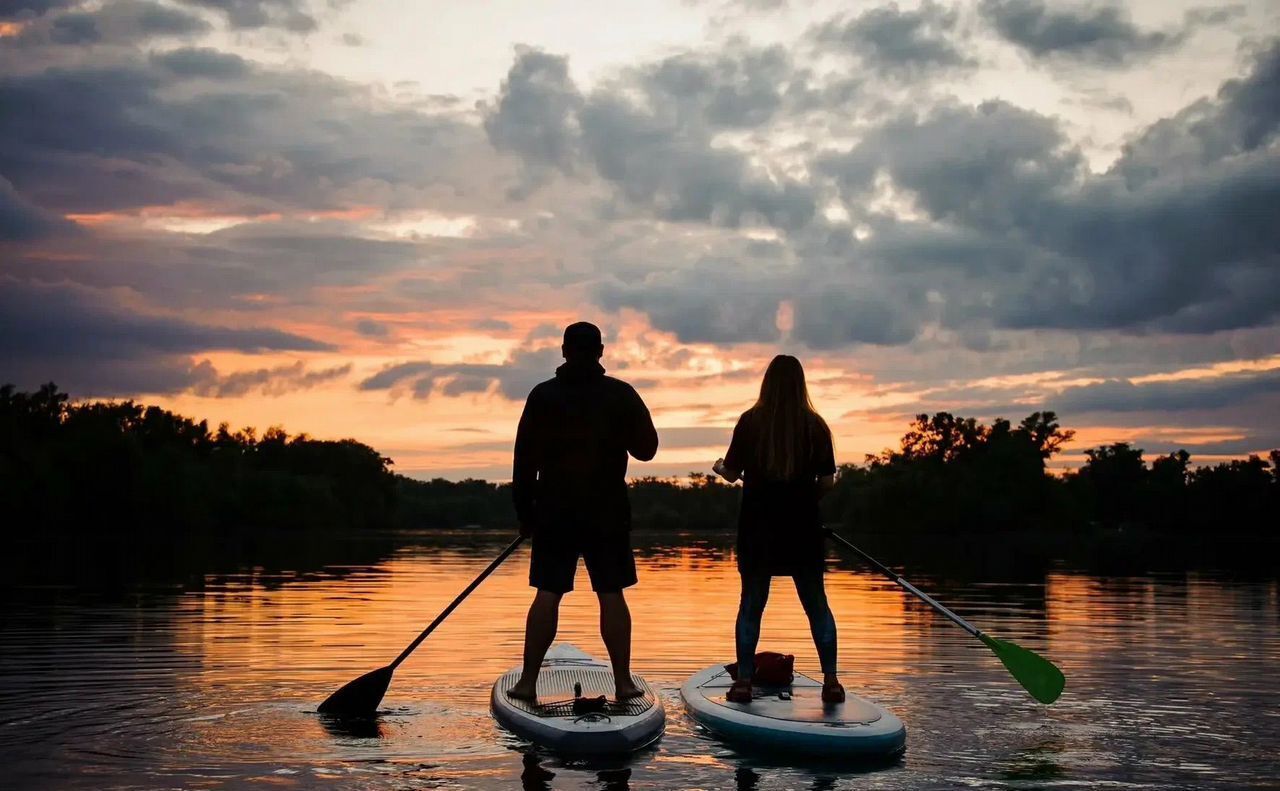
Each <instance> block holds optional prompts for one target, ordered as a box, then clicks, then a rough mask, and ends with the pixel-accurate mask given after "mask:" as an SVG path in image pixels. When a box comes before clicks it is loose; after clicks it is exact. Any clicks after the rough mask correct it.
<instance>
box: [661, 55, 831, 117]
mask: <svg viewBox="0 0 1280 791" xmlns="http://www.w3.org/2000/svg"><path fill="white" fill-rule="evenodd" d="M804 77H805V75H804V74H803V73H800V72H797V70H796V67H795V65H794V64H793V63H792V61H791V57H790V55H789V54H788V52H787V50H786V48H784V47H782V46H772V47H765V48H756V47H752V46H750V45H749V44H747V43H746V42H742V41H734V42H730V44H729V45H727V46H726V47H725V49H723V50H721V51H719V52H714V53H698V52H686V53H682V54H680V55H673V56H671V57H669V58H665V59H663V60H662V61H659V62H658V63H657V64H655V65H653V66H651V67H647V68H645V69H643V70H641V75H640V79H641V80H642V81H643V84H644V85H645V88H646V91H647V92H648V94H649V95H650V97H651V101H652V102H655V103H661V104H664V105H674V106H676V107H677V112H678V113H680V114H681V115H683V116H686V117H691V118H692V119H693V120H694V122H695V123H700V124H706V125H707V126H708V127H711V128H716V129H739V128H755V127H759V126H761V125H763V124H766V123H768V122H769V121H770V120H772V119H773V117H774V116H775V115H776V114H777V113H778V112H779V110H781V109H782V108H783V106H784V101H785V99H786V95H787V93H788V92H790V93H802V92H804V91H805V90H806V87H805V85H804Z"/></svg>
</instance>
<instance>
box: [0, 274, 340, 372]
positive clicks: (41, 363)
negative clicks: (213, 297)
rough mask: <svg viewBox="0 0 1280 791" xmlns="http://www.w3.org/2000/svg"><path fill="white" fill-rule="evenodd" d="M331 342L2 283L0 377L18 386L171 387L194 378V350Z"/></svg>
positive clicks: (100, 295)
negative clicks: (163, 314)
mask: <svg viewBox="0 0 1280 791" xmlns="http://www.w3.org/2000/svg"><path fill="white" fill-rule="evenodd" d="M331 348H332V347H330V346H329V345H328V344H324V343H320V342H319V341H315V340H312V339H309V338H304V337H301V336H299V335H294V334H292V333H287V332H281V331H280V330H275V329H270V328H266V327H246V328H233V327H225V326H216V325H208V324H199V323H195V322H191V321H187V320H184V319H179V318H173V317H168V316H157V315H147V314H144V313H140V312H138V311H137V310H136V309H133V308H131V307H127V306H125V305H122V304H120V303H118V302H117V301H116V300H114V299H112V298H111V297H110V296H109V295H108V294H106V293H105V292H101V291H96V290H93V289H88V288H83V287H79V286H71V285H67V284H55V285H43V284H33V283H24V282H20V281H16V280H12V279H7V278H6V279H4V280H2V281H0V361H2V362H0V381H4V382H12V383H15V384H18V385H19V386H23V387H30V386H34V385H36V384H39V383H40V382H47V381H51V380H52V381H56V382H58V383H59V384H61V385H63V386H64V387H67V388H69V389H71V390H72V391H74V392H76V394H77V395H115V394H121V393H137V392H175V391H178V390H184V389H187V388H188V387H190V386H192V385H193V384H194V383H196V382H197V381H199V380H200V378H201V376H200V374H199V372H198V371H197V370H196V369H197V366H194V365H193V364H192V361H191V359H190V355H192V354H195V353H199V352H205V351H212V350H233V351H240V352H246V353H255V352H262V351H269V350H285V351H323V350H329V349H331Z"/></svg>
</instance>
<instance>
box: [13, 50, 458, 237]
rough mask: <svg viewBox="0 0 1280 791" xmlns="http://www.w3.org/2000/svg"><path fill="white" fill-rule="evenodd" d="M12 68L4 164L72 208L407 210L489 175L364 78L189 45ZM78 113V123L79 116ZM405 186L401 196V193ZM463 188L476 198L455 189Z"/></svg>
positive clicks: (36, 198) (37, 191)
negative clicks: (354, 81) (409, 201)
mask: <svg viewBox="0 0 1280 791" xmlns="http://www.w3.org/2000/svg"><path fill="white" fill-rule="evenodd" d="M112 63H113V64H115V65H111V66H107V65H100V66H92V65H78V66H73V67H67V68H58V69H47V70H44V71H38V72H29V73H24V72H12V73H6V74H4V75H3V76H0V106H5V107H18V108H22V112H14V113H3V114H0V173H4V174H5V176H6V177H7V178H8V179H9V180H10V181H11V182H12V183H13V184H14V186H15V187H16V188H17V189H18V190H19V191H20V192H21V193H22V194H23V195H24V196H25V197H27V198H28V199H29V200H31V201H32V202H33V203H36V204H38V205H40V206H43V207H45V208H48V209H54V210H59V211H62V212H100V211H121V210H127V209H132V208H136V207H140V206H148V205H156V204H172V203H176V202H179V201H206V202H214V203H218V204H221V205H222V206H229V207H230V208H232V209H233V210H245V209H249V210H253V211H258V212H261V211H268V210H271V209H273V208H278V207H281V206H283V207H285V208H292V209H299V208H303V209H314V210H321V209H330V208H345V207H347V206H349V205H351V204H352V203H359V202H360V201H362V200H375V199H376V200H378V201H380V202H382V203H383V204H384V205H387V206H388V208H392V207H394V206H395V204H396V202H397V201H398V200H401V199H403V198H401V195H404V196H405V197H408V196H409V195H410V194H411V193H408V192H407V191H409V190H422V189H426V188H427V187H428V186H431V185H434V186H436V187H437V188H438V189H441V190H444V189H445V188H447V187H450V186H454V187H459V186H461V185H462V184H463V183H465V182H467V181H468V180H469V179H475V178H478V177H479V176H478V174H479V173H481V172H483V171H482V169H479V168H477V167H475V166H474V163H472V165H471V166H468V163H467V161H466V157H465V156H464V155H463V152H464V151H465V150H467V149H468V147H473V146H476V145H479V144H482V143H483V139H482V138H481V137H480V136H479V135H478V134H477V133H476V130H475V129H474V128H473V127H470V126H468V125H466V124H464V123H462V122H460V121H457V120H453V119H450V118H448V117H445V116H433V115H425V114H421V113H418V112H416V111H412V110H408V109H403V108H383V107H380V106H379V105H378V104H377V103H375V102H372V101H371V100H370V98H369V96H368V94H367V93H366V92H365V91H364V90H363V89H361V88H359V87H358V86H354V85H351V84H349V83H345V82H342V81H340V80H335V79H331V78H328V77H324V76H323V75H318V74H315V73H309V72H282V71H272V70H267V69H263V68H261V67H251V66H249V65H248V64H246V63H245V62H244V61H242V60H239V59H237V58H236V57H235V56H233V55H225V54H221V55H220V54H217V53H213V52H210V51H208V50H178V51H175V52H169V53H165V54H159V55H156V56H154V57H153V58H151V59H150V60H147V61H138V60H119V59H113V61H112ZM72 119H74V120H72ZM397 190H399V193H397ZM454 194H457V195H461V194H464V193H463V192H462V190H460V189H456V190H454Z"/></svg>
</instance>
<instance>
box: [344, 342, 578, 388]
mask: <svg viewBox="0 0 1280 791" xmlns="http://www.w3.org/2000/svg"><path fill="white" fill-rule="evenodd" d="M562 362H564V360H563V358H562V357H561V356H560V350H559V349H537V350H530V349H520V350H517V351H516V352H514V353H513V354H512V355H511V356H510V357H509V358H508V359H507V361H506V362H505V363H503V364H501V365H496V364H480V363H432V362H428V361H420V362H409V363H399V364H397V365H391V366H388V367H386V368H384V369H382V370H381V371H379V372H378V373H376V374H374V375H373V376H370V377H369V378H367V379H365V380H364V381H362V382H361V383H360V389H361V390H398V389H402V388H403V389H406V390H408V392H409V393H410V394H412V396H413V397H414V398H419V399H424V400H425V399H427V398H430V397H431V396H432V395H437V394H438V395H444V396H458V395H465V394H467V393H487V392H489V391H491V390H492V391H495V392H496V393H497V394H498V395H500V396H502V397H503V398H506V399H508V400H512V401H523V400H524V398H525V397H526V396H527V395H529V391H530V390H532V389H533V386H534V385H536V384H538V383H539V382H542V381H544V380H546V379H550V378H551V377H552V376H553V375H554V374H555V369H556V366H558V365H559V364H560V363H562Z"/></svg>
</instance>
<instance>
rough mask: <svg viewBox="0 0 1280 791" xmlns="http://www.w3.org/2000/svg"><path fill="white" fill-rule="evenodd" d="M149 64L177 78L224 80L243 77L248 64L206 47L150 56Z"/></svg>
mask: <svg viewBox="0 0 1280 791" xmlns="http://www.w3.org/2000/svg"><path fill="white" fill-rule="evenodd" d="M151 62H152V63H154V64H156V65H158V66H161V67H163V68H165V69H167V70H168V71H169V72H170V73H172V74H174V75H176V76H179V77H205V78H208V79H212V80H225V79H235V78H239V77H244V76H246V75H247V74H248V73H249V63H248V61H246V60H245V59H244V58H242V57H240V56H239V55H233V54H231V53H229V52H219V51H218V50H216V49H210V48H208V47H183V48H181V49H174V50H169V51H167V52H157V53H154V54H152V56H151Z"/></svg>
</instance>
